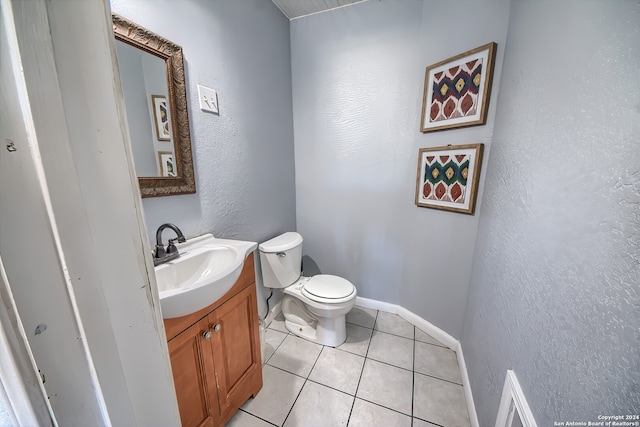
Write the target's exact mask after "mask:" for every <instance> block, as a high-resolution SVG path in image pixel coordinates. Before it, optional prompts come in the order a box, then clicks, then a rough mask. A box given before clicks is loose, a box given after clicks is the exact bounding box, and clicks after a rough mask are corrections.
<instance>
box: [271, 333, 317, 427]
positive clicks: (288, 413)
mask: <svg viewBox="0 0 640 427" xmlns="http://www.w3.org/2000/svg"><path fill="white" fill-rule="evenodd" d="M324 347H325V346H324V345H323V346H322V348H321V349H320V353H318V356H316V360H315V361H314V362H313V366H311V369H310V370H309V373H308V374H307V376H306V377H304V382H303V383H302V387H300V391H299V392H298V395H297V396H296V398H295V399H294V400H293V404H292V405H291V408H289V412H287V416H286V417H284V421H282V425H283V426H284V425H285V423H286V422H287V418H289V415H291V411H293V408H294V406H296V402H297V401H298V399H299V398H300V395H301V394H302V390H304V386H305V385H307V382H308V381H309V375H311V372H313V368H315V367H316V363H318V359H320V355H321V354H322V351H323V350H324ZM285 372H288V371H285ZM293 375H295V374H293ZM298 376H300V375H298Z"/></svg>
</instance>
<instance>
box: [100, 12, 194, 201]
mask: <svg viewBox="0 0 640 427" xmlns="http://www.w3.org/2000/svg"><path fill="white" fill-rule="evenodd" d="M112 17H113V31H114V34H115V38H116V56H117V58H118V61H117V62H118V71H119V74H120V81H121V84H122V93H123V97H124V102H125V108H126V112H127V122H128V124H129V132H130V140H131V146H132V151H133V157H134V163H135V169H136V174H137V176H138V182H139V183H140V194H141V195H142V197H158V196H170V195H174V194H188V193H195V191H196V188H195V178H194V173H193V160H192V155H191V136H190V130H189V116H188V112H187V97H186V85H185V78H184V62H183V59H182V48H181V47H180V46H178V45H176V44H175V43H172V42H171V41H169V40H167V39H165V38H162V37H161V36H159V35H157V34H155V33H153V32H151V31H149V30H147V29H146V28H144V27H141V26H139V25H137V24H136V23H134V22H132V21H129V20H127V19H125V18H123V17H121V16H118V15H116V14H113V15H112Z"/></svg>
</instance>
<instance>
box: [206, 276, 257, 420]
mask: <svg viewBox="0 0 640 427" xmlns="http://www.w3.org/2000/svg"><path fill="white" fill-rule="evenodd" d="M208 318H209V320H210V322H211V324H210V327H211V328H212V330H213V338H212V346H213V363H214V364H215V367H216V379H217V383H218V400H219V402H220V411H221V413H222V420H226V419H227V417H230V416H231V415H232V414H233V412H235V410H236V409H237V408H239V407H240V406H241V405H242V404H243V403H244V402H245V401H246V400H247V399H248V398H249V397H250V396H254V395H256V394H257V393H258V391H259V390H260V388H262V364H261V359H260V332H259V329H258V305H257V300H256V289H255V284H253V285H251V286H248V287H247V288H245V289H244V290H243V291H241V292H240V293H238V294H237V295H236V296H234V297H233V298H231V299H230V300H229V301H227V302H226V303H224V304H223V305H222V306H220V307H219V308H218V309H217V310H215V311H214V312H212V313H211V314H210V315H209V317H208ZM218 326H219V327H218Z"/></svg>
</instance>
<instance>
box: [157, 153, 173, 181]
mask: <svg viewBox="0 0 640 427" xmlns="http://www.w3.org/2000/svg"><path fill="white" fill-rule="evenodd" d="M158 166H159V170H160V176H162V177H170V178H173V177H175V176H177V173H176V162H175V161H174V158H173V152H171V151H158Z"/></svg>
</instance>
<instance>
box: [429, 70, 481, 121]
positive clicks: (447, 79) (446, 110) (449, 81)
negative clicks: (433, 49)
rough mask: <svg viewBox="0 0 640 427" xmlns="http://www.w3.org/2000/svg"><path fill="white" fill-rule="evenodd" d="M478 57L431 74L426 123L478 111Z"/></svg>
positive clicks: (479, 75)
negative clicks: (429, 104) (431, 81)
mask: <svg viewBox="0 0 640 427" xmlns="http://www.w3.org/2000/svg"><path fill="white" fill-rule="evenodd" d="M481 79H482V58H478V59H474V60H472V61H469V62H466V63H464V64H461V65H459V66H455V67H451V68H448V69H446V70H443V71H440V72H438V73H435V74H434V76H433V92H432V94H431V107H430V108H429V120H430V121H431V122H432V123H433V122H439V121H441V120H447V119H454V118H458V117H466V116H472V115H474V114H476V112H477V111H478V91H479V89H480V81H481Z"/></svg>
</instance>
